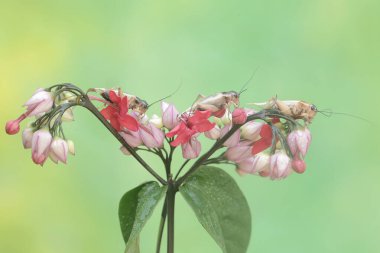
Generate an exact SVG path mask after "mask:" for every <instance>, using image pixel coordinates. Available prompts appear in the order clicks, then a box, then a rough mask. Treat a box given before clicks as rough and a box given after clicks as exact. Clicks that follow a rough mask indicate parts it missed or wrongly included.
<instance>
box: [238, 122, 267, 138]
mask: <svg viewBox="0 0 380 253" xmlns="http://www.w3.org/2000/svg"><path fill="white" fill-rule="evenodd" d="M264 124H265V123H263V122H256V121H250V122H247V123H246V124H244V125H243V126H242V127H241V137H243V139H246V140H251V141H257V140H258V139H259V138H260V131H261V128H262V127H263V125H264Z"/></svg>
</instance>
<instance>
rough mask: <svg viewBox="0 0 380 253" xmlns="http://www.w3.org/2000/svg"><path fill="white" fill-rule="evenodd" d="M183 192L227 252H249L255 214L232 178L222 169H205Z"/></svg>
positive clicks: (181, 189)
mask: <svg viewBox="0 0 380 253" xmlns="http://www.w3.org/2000/svg"><path fill="white" fill-rule="evenodd" d="M179 190H180V192H181V194H182V195H183V197H184V198H185V200H186V201H187V203H188V204H189V205H190V206H191V207H192V208H193V210H194V212H195V214H196V216H197V218H198V220H199V222H200V223H201V224H202V226H203V227H204V228H205V229H206V230H207V232H208V233H209V234H210V235H211V236H212V237H213V238H214V240H215V241H216V243H217V244H218V245H219V246H220V248H221V249H222V250H223V252H224V253H245V252H246V251H247V248H248V244H249V239H250V236H251V212H250V210H249V206H248V203H247V200H246V199H245V197H244V195H243V193H242V192H241V190H240V189H239V187H238V185H237V184H236V183H235V181H234V180H233V178H232V177H231V176H230V175H228V174H227V173H226V172H225V171H223V170H221V169H219V168H216V167H210V166H203V167H201V168H199V169H198V171H197V172H195V173H194V174H193V175H191V176H190V177H189V178H187V180H186V181H185V183H184V185H183V186H181V187H180V189H179Z"/></svg>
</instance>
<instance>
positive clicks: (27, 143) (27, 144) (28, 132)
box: [22, 128, 33, 149]
mask: <svg viewBox="0 0 380 253" xmlns="http://www.w3.org/2000/svg"><path fill="white" fill-rule="evenodd" d="M32 138H33V129H32V128H25V129H24V131H23V132H22V145H23V146H24V148H25V149H28V148H31V147H32Z"/></svg>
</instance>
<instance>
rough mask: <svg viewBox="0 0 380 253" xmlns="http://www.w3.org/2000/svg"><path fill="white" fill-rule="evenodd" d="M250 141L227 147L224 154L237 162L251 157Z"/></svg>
mask: <svg viewBox="0 0 380 253" xmlns="http://www.w3.org/2000/svg"><path fill="white" fill-rule="evenodd" d="M249 144H250V143H247V142H241V143H239V144H238V145H235V146H233V147H230V148H228V149H227V151H226V153H225V154H224V156H225V157H226V158H227V159H228V160H229V161H232V162H236V163H239V162H241V161H244V160H247V159H249V158H251V157H252V154H251V149H252V148H251V146H250V145H249Z"/></svg>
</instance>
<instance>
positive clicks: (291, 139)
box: [287, 128, 311, 156]
mask: <svg viewBox="0 0 380 253" xmlns="http://www.w3.org/2000/svg"><path fill="white" fill-rule="evenodd" d="M287 140H288V145H289V148H290V151H291V152H292V153H293V155H294V156H297V155H298V153H300V154H301V155H302V156H305V155H306V153H307V150H308V149H309V146H310V143H311V134H310V131H309V129H307V128H304V129H298V130H295V131H293V132H291V133H290V134H289V135H288V138H287Z"/></svg>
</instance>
